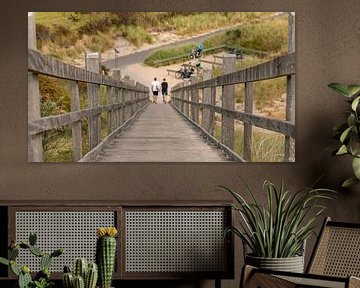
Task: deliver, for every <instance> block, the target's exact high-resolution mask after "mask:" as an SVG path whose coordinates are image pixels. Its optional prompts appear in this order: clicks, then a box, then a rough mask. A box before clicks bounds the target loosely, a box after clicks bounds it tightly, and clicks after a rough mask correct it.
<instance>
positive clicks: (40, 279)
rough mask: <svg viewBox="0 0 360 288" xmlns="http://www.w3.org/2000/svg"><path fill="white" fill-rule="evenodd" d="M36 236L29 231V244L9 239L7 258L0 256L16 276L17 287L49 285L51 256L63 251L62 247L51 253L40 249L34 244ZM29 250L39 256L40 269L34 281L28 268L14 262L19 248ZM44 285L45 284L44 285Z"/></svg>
mask: <svg viewBox="0 0 360 288" xmlns="http://www.w3.org/2000/svg"><path fill="white" fill-rule="evenodd" d="M36 239H37V236H36V234H35V233H30V236H29V244H27V243H24V242H20V243H16V242H15V241H11V245H10V248H9V251H8V257H9V258H8V259H5V258H2V257H0V263H1V264H5V265H8V266H10V268H11V271H12V272H13V273H14V274H15V275H16V276H18V286H19V288H29V287H50V285H51V284H52V282H51V281H50V271H49V268H50V264H51V260H52V258H53V257H57V256H60V255H61V254H62V253H63V252H64V251H63V250H62V249H58V250H55V251H54V252H53V253H51V254H48V253H44V252H43V251H41V250H40V249H39V248H38V247H36V246H34V245H35V244H36ZM20 249H24V250H29V252H30V253H32V254H33V255H35V256H37V257H41V263H40V266H41V271H39V272H38V273H37V274H36V276H35V281H33V280H32V278H31V275H30V269H29V267H27V266H22V267H21V268H19V266H18V265H17V264H16V259H17V257H18V256H19V250H20ZM44 285H46V286H44Z"/></svg>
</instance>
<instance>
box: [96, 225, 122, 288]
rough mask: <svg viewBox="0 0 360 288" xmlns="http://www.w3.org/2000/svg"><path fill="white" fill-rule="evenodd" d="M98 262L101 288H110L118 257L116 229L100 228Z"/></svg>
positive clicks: (98, 232) (97, 249)
mask: <svg viewBox="0 0 360 288" xmlns="http://www.w3.org/2000/svg"><path fill="white" fill-rule="evenodd" d="M97 235H98V236H99V238H98V239H97V243H96V262H97V265H98V267H99V282H100V283H99V284H100V288H110V286H111V280H112V274H113V272H114V265H115V256H116V238H115V237H116V235H117V230H116V228H114V227H107V228H98V230H97Z"/></svg>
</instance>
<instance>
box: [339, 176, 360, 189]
mask: <svg viewBox="0 0 360 288" xmlns="http://www.w3.org/2000/svg"><path fill="white" fill-rule="evenodd" d="M359 183H360V180H359V179H357V178H356V177H351V178H349V179H347V180H346V181H344V183H343V184H342V185H341V187H344V188H348V187H350V186H352V185H355V184H359Z"/></svg>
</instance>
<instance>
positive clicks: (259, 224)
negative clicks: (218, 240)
mask: <svg viewBox="0 0 360 288" xmlns="http://www.w3.org/2000/svg"><path fill="white" fill-rule="evenodd" d="M220 188H221V189H222V190H225V191H227V192H228V193H230V194H231V195H232V196H233V197H234V198H235V200H236V202H237V204H235V205H234V206H235V207H234V210H235V211H237V212H238V213H239V214H240V216H241V219H242V221H241V222H240V228H236V227H231V228H228V229H227V230H226V232H227V233H229V232H230V231H231V232H233V233H234V235H236V236H239V237H240V238H241V239H242V240H243V242H244V244H246V245H247V246H249V248H250V249H251V251H252V252H253V254H254V256H258V257H276V258H279V257H292V256H295V255H300V254H301V251H302V246H303V243H304V241H305V240H306V239H307V238H308V237H309V236H310V235H311V234H312V233H313V230H314V228H315V227H314V225H312V224H313V223H314V221H315V220H316V219H317V218H318V217H319V216H320V215H322V213H323V211H324V207H323V206H321V205H316V203H317V201H319V200H322V199H329V198H331V197H329V194H332V193H334V191H332V190H328V189H314V188H312V187H310V188H305V189H302V190H299V191H297V192H296V193H290V192H289V191H285V189H284V187H283V183H282V185H281V187H280V188H279V189H278V188H277V187H276V186H275V185H274V184H272V183H271V182H269V181H265V182H264V189H265V190H266V193H267V205H266V206H262V205H259V203H257V202H256V199H255V197H254V194H253V192H252V191H251V190H250V189H249V188H246V189H245V192H246V193H248V194H252V195H253V196H252V197H251V199H252V200H253V199H255V201H253V202H247V201H245V199H244V198H243V197H242V196H241V195H240V194H239V193H236V192H234V191H232V190H231V189H229V188H227V187H224V186H220ZM310 213H311V214H310ZM310 215H312V216H310ZM309 216H310V217H309Z"/></svg>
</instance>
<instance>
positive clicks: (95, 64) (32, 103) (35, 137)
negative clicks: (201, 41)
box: [28, 13, 149, 162]
mask: <svg viewBox="0 0 360 288" xmlns="http://www.w3.org/2000/svg"><path fill="white" fill-rule="evenodd" d="M28 18H29V19H28V20H29V23H28V24H29V37H28V44H29V45H28V46H29V50H28V71H29V73H28V135H29V136H28V159H29V161H31V162H42V161H44V155H43V154H44V152H43V144H42V133H43V132H45V131H48V130H51V129H58V128H61V127H63V126H66V125H71V127H72V146H73V160H74V161H88V160H90V159H91V158H92V157H94V156H95V155H97V154H98V153H99V152H100V150H101V148H102V146H103V145H105V143H107V142H109V141H110V140H111V139H112V138H114V137H115V135H116V134H117V133H118V132H119V131H120V130H121V129H122V128H123V127H124V125H125V124H126V123H127V122H128V121H130V119H131V118H133V117H134V116H135V115H136V114H137V112H138V111H140V110H141V109H142V108H143V107H144V106H145V105H146V104H147V103H148V98H149V89H148V88H147V87H146V86H144V85H142V84H140V83H135V82H134V81H131V80H130V79H125V80H124V81H120V80H117V79H114V78H111V77H108V76H105V75H102V74H99V72H100V54H99V53H91V54H88V55H87V58H86V67H87V70H85V69H81V68H77V67H74V66H71V65H69V64H66V63H63V62H60V61H58V60H56V59H54V58H52V57H48V56H44V55H42V54H41V53H39V52H38V51H36V39H35V23H34V19H33V18H34V16H33V14H32V13H29V16H28ZM39 74H42V75H47V76H51V77H55V78H58V79H66V80H67V81H68V83H69V88H70V96H71V112H68V113H65V114H61V115H57V116H49V117H41V113H40V92H39V81H38V75H39ZM79 82H84V83H87V93H86V94H87V95H86V97H87V99H86V100H87V101H86V102H87V108H86V109H83V110H80V97H79V85H78V83H79ZM100 86H103V87H105V88H103V89H102V90H106V99H107V101H106V102H107V103H106V105H100ZM103 112H106V113H107V136H106V137H105V138H104V139H103V141H102V139H101V113H103ZM85 119H89V126H88V131H89V150H90V152H89V153H87V154H86V155H85V156H84V157H83V153H82V130H81V121H83V120H85Z"/></svg>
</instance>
